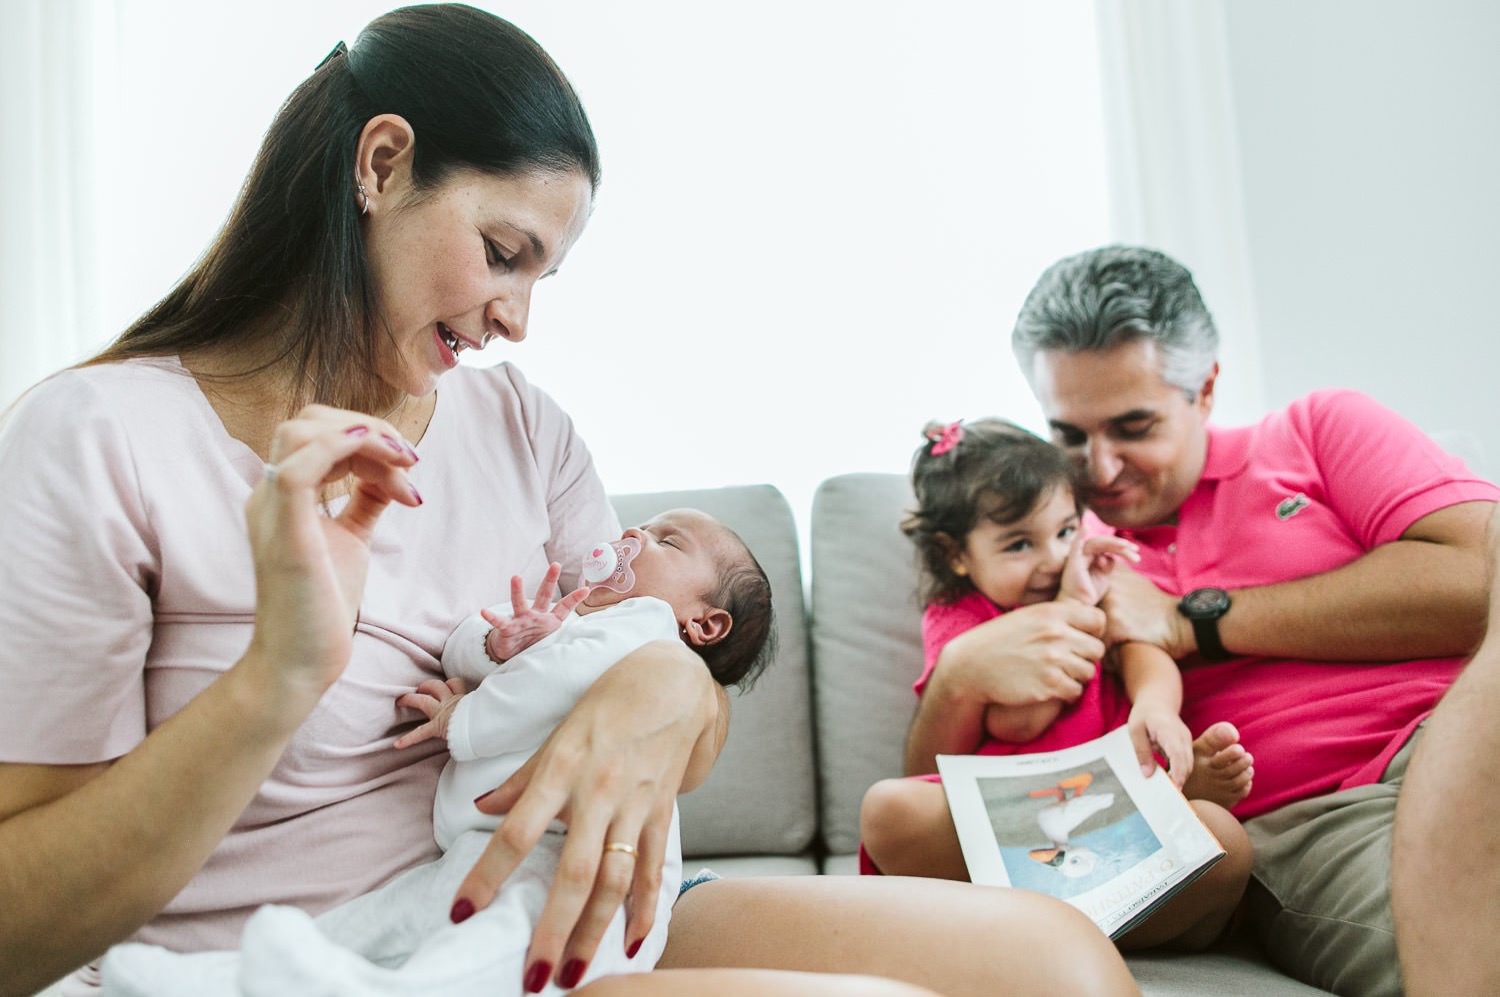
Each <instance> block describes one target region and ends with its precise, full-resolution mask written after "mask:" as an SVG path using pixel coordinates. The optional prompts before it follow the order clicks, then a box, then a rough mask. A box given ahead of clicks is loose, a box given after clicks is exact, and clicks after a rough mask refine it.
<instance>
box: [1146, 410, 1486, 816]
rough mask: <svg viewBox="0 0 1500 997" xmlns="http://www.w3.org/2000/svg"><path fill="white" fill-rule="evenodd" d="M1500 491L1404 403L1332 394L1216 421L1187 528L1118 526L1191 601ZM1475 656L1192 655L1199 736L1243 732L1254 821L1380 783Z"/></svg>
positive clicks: (1359, 550) (1323, 566)
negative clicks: (1193, 594)
mask: <svg viewBox="0 0 1500 997" xmlns="http://www.w3.org/2000/svg"><path fill="white" fill-rule="evenodd" d="M1497 500H1500V489H1497V488H1496V487H1495V486H1494V485H1492V484H1491V483H1489V482H1487V481H1484V480H1482V479H1480V478H1477V477H1475V476H1474V475H1472V474H1470V473H1469V472H1468V471H1467V470H1466V469H1465V468H1464V466H1463V462H1462V461H1460V460H1458V459H1457V458H1455V457H1451V456H1449V455H1448V454H1446V453H1444V452H1443V451H1442V450H1440V449H1438V447H1437V446H1436V445H1435V444H1434V443H1433V442H1432V441H1431V440H1430V439H1428V438H1427V437H1426V436H1425V435H1424V434H1423V433H1422V432H1421V431H1419V430H1418V429H1417V428H1416V427H1414V426H1413V425H1411V424H1410V423H1409V422H1407V421H1406V420H1405V419H1403V418H1401V417H1400V416H1398V415H1396V414H1395V413H1394V412H1391V411H1390V410H1389V409H1386V408H1383V407H1382V406H1380V405H1378V404H1377V403H1375V402H1374V401H1372V400H1371V399H1369V398H1366V397H1365V396H1363V395H1360V394H1358V393H1356V392H1352V391H1320V392H1316V393H1314V394H1311V395H1308V396H1307V397H1306V398H1303V399H1301V400H1299V401H1296V402H1293V403H1292V404H1291V405H1290V406H1288V407H1287V408H1286V409H1285V410H1283V411H1281V412H1277V413H1275V414H1273V415H1270V416H1268V417H1267V418H1266V419H1265V420H1263V421H1262V422H1260V423H1259V424H1257V425H1255V426H1247V427H1241V428H1235V429H1219V428H1217V427H1210V428H1209V442H1208V458H1207V462H1206V464H1205V467H1204V470H1203V477H1202V478H1201V479H1200V480H1199V482H1198V485H1197V487H1196V488H1195V489H1194V490H1193V492H1192V493H1191V494H1190V495H1189V496H1188V497H1187V500H1186V501H1185V502H1183V504H1182V507H1181V508H1180V509H1179V510H1178V517H1177V518H1178V521H1177V524H1176V525H1167V526H1154V527H1149V528H1147V529H1143V530H1134V531H1129V530H1122V531H1120V533H1121V535H1122V536H1126V537H1129V538H1131V539H1133V540H1135V541H1136V542H1137V543H1138V544H1140V545H1141V563H1140V565H1139V566H1138V569H1139V570H1140V572H1141V573H1142V574H1144V575H1146V576H1147V577H1148V578H1150V579H1151V580H1152V581H1153V582H1155V583H1156V585H1157V586H1158V587H1160V588H1161V589H1163V590H1164V591H1166V592H1169V593H1172V594H1173V595H1181V594H1182V593H1185V592H1188V591H1190V590H1192V589H1195V588H1199V587H1202V586H1216V587H1218V588H1225V589H1237V588H1248V587H1252V586H1257V585H1270V584H1274V583H1277V582H1284V581H1290V580H1293V579H1297V578H1305V577H1307V576H1309V575H1316V574H1320V573H1322V572H1326V571H1331V570H1332V569H1334V568H1338V567H1340V566H1342V565H1345V564H1348V563H1349V562H1350V561H1353V560H1355V559H1356V558H1358V557H1360V556H1361V555H1363V554H1365V553H1366V552H1367V551H1369V550H1371V549H1372V548H1374V547H1377V546H1379V545H1380V544H1383V543H1389V542H1390V541H1392V540H1396V539H1398V538H1399V537H1400V536H1401V534H1402V533H1404V532H1405V531H1406V529H1407V528H1408V527H1410V526H1411V525H1412V524H1413V523H1415V522H1416V521H1417V520H1419V519H1421V518H1422V517H1423V516H1426V515H1427V514H1429V513H1432V512H1436V511H1437V510H1439V509H1443V508H1445V507H1447V506H1451V505H1456V504H1458V503H1461V502H1472V501H1484V502H1494V501H1497ZM1230 612H1231V613H1232V612H1233V610H1232V609H1231V610H1230ZM1462 664H1463V659H1462V658H1435V659H1425V660H1421V661H1401V662H1394V663H1351V662H1318V661H1292V660H1285V659H1280V658H1237V659H1234V660H1231V661H1227V662H1223V663H1220V664H1208V663H1206V662H1203V661H1202V660H1201V659H1199V658H1197V657H1196V656H1194V657H1190V658H1188V659H1187V660H1185V661H1183V662H1182V676H1183V700H1184V706H1183V713H1182V715H1183V720H1184V721H1186V723H1187V725H1188V729H1189V730H1191V731H1192V732H1193V734H1194V735H1195V736H1196V735H1197V734H1198V733H1200V732H1201V731H1203V729H1204V728H1206V727H1208V726H1209V724H1211V723H1213V722H1214V721H1217V720H1229V721H1231V722H1233V723H1234V724H1235V725H1236V726H1237V727H1238V728H1239V730H1240V736H1241V738H1242V740H1243V743H1244V744H1245V747H1246V748H1248V749H1249V750H1250V752H1251V753H1252V754H1253V755H1254V756H1255V786H1254V789H1253V791H1252V792H1251V794H1250V796H1249V797H1248V798H1247V799H1245V800H1244V801H1243V802H1242V803H1240V805H1239V806H1237V807H1235V809H1234V812H1235V814H1236V815H1237V816H1239V817H1241V818H1248V817H1254V816H1256V815H1258V814H1262V813H1265V812H1267V811H1270V810H1274V809H1276V808H1277V807H1280V806H1283V805H1285V804H1287V803H1291V802H1293V801H1295V800H1301V799H1305V798H1307V797H1311V796H1319V795H1322V794H1325V793H1331V792H1335V791H1337V790H1341V789H1347V788H1350V787H1353V786H1360V785H1365V784H1368V783H1372V782H1375V781H1376V780H1378V779H1379V778H1380V775H1381V773H1382V772H1383V771H1384V770H1385V766H1386V764H1387V763H1388V762H1389V761H1390V759H1391V756H1393V755H1394V754H1395V753H1396V751H1397V750H1399V749H1400V747H1401V745H1402V744H1404V743H1405V741H1406V739H1407V737H1408V736H1410V734H1411V731H1412V730H1413V729H1414V728H1415V727H1416V725H1417V723H1418V722H1419V721H1420V720H1421V719H1422V718H1423V717H1425V716H1427V714H1428V713H1429V712H1430V711H1431V710H1432V707H1433V705H1434V704H1435V703H1436V702H1437V700H1438V698H1439V697H1440V696H1441V695H1442V694H1443V691H1444V690H1446V689H1447V688H1448V686H1449V684H1450V683H1451V682H1452V681H1453V679H1454V677H1455V676H1456V675H1457V674H1458V672H1459V669H1460V668H1461V667H1462Z"/></svg>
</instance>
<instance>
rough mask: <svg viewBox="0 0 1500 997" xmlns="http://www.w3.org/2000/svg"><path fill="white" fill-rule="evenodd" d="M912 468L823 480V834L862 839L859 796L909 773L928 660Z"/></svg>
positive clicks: (815, 570)
mask: <svg viewBox="0 0 1500 997" xmlns="http://www.w3.org/2000/svg"><path fill="white" fill-rule="evenodd" d="M912 505H913V498H912V493H911V486H910V484H909V483H908V482H907V479H906V477H905V476H904V475H898V474H846V475H842V476H840V477H836V478H829V479H828V480H827V481H825V482H823V483H822V485H820V486H819V487H818V491H817V494H816V496H815V497H814V499H813V514H812V537H811V546H812V552H811V553H812V607H811V615H812V646H813V667H814V669H815V671H816V677H815V682H814V692H815V702H814V704H813V707H814V715H815V717H816V724H817V740H818V779H819V786H820V789H821V801H822V802H821V808H822V829H823V842H824V845H825V847H826V848H827V850H828V852H829V853H831V854H835V855H839V854H847V853H848V852H852V851H854V850H855V848H856V846H857V845H858V844H859V804H860V800H861V799H862V798H863V797H864V794H865V790H866V789H868V788H869V787H870V785H871V784H872V783H874V782H876V781H877V780H880V779H884V778H887V777H890V776H898V775H900V774H901V768H902V759H901V755H902V749H903V747H904V745H905V742H906V730H907V727H908V726H910V724H911V718H912V715H913V713H914V712H915V711H916V706H917V698H916V695H915V694H914V693H913V692H912V689H911V686H912V683H913V682H915V681H916V679H917V676H918V675H920V674H921V669H922V633H921V631H922V614H921V609H920V607H919V605H918V602H917V567H916V558H915V554H914V548H913V547H912V545H911V542H910V541H909V540H907V539H906V537H904V536H903V535H902V534H901V530H900V522H901V516H902V513H903V512H904V510H906V509H909V508H911V506H912Z"/></svg>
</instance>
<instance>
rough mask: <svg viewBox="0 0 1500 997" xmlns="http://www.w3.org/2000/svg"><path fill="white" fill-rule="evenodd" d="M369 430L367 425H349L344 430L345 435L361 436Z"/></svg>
mask: <svg viewBox="0 0 1500 997" xmlns="http://www.w3.org/2000/svg"><path fill="white" fill-rule="evenodd" d="M369 431H370V427H369V426H350V427H349V428H348V429H346V430H344V435H345V436H363V435H365V434H366V433H368V432H369Z"/></svg>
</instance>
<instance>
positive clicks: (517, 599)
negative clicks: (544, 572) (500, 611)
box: [480, 575, 526, 627]
mask: <svg viewBox="0 0 1500 997" xmlns="http://www.w3.org/2000/svg"><path fill="white" fill-rule="evenodd" d="M510 611H511V613H512V614H513V615H515V616H520V615H521V614H522V613H524V612H526V589H525V588H524V587H523V585H522V583H521V576H520V575H511V576H510ZM480 612H482V613H487V612H488V610H480ZM485 619H486V620H488V621H489V623H490V625H491V626H496V627H498V626H500V621H499V620H498V619H491V618H490V617H489V616H485Z"/></svg>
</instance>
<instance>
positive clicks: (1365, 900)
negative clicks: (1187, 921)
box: [1245, 727, 1422, 997]
mask: <svg viewBox="0 0 1500 997" xmlns="http://www.w3.org/2000/svg"><path fill="white" fill-rule="evenodd" d="M1421 733H1422V728H1421V727H1418V728H1417V730H1416V732H1415V733H1413V734H1412V736H1411V737H1410V738H1409V739H1408V740H1407V742H1406V744H1405V745H1403V746H1402V748H1401V750H1400V751H1398V752H1397V753H1396V755H1395V757H1393V758H1392V759H1391V763H1390V765H1388V766H1387V767H1386V770H1385V773H1384V774H1383V775H1382V776H1381V779H1380V781H1379V782H1377V783H1375V784H1374V785H1370V786H1358V787H1356V788H1354V789H1346V790H1344V791H1342V792H1339V793H1333V794H1330V795H1328V796H1319V797H1316V798H1314V799H1310V800H1301V801H1299V802H1297V803H1293V804H1290V805H1288V806H1285V807H1282V808H1281V809H1279V810H1275V811H1272V812H1271V813H1268V814H1263V815H1262V816H1260V817H1256V818H1254V819H1252V820H1248V821H1246V822H1245V831H1246V833H1248V834H1249V836H1250V843H1251V845H1252V846H1254V849H1255V866H1254V872H1253V875H1252V878H1251V880H1250V888H1249V891H1248V896H1247V904H1246V918H1247V921H1248V923H1249V925H1250V926H1251V928H1252V930H1254V931H1255V932H1256V933H1257V934H1258V935H1259V937H1260V940H1261V943H1262V944H1263V945H1264V946H1265V949H1266V955H1267V957H1268V958H1269V959H1270V960H1271V962H1272V963H1273V964H1274V965H1275V966H1276V967H1277V968H1278V969H1280V970H1281V971H1282V972H1284V973H1287V974H1288V975H1290V976H1293V977H1296V978H1297V979H1299V980H1301V981H1303V982H1304V983H1308V984H1311V985H1312V986H1316V987H1322V988H1323V989H1324V990H1331V991H1333V992H1334V993H1336V994H1359V995H1372V997H1377V995H1378V997H1386V995H1389V997H1399V995H1400V994H1401V992H1402V988H1401V973H1400V968H1399V966H1398V965H1397V962H1396V935H1395V929H1394V927H1393V925H1392V921H1391V829H1392V826H1393V824H1394V822H1395V818H1396V795H1397V793H1399V792H1400V790H1401V780H1402V777H1404V776H1405V775H1406V766H1407V763H1408V762H1409V761H1410V760H1411V755H1412V750H1413V748H1414V747H1415V745H1416V743H1417V739H1418V738H1419V737H1420V736H1421Z"/></svg>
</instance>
